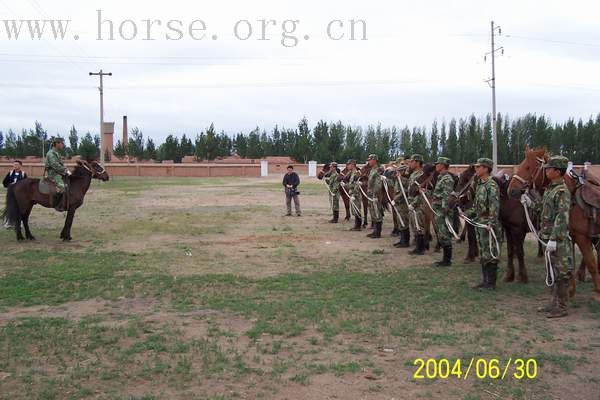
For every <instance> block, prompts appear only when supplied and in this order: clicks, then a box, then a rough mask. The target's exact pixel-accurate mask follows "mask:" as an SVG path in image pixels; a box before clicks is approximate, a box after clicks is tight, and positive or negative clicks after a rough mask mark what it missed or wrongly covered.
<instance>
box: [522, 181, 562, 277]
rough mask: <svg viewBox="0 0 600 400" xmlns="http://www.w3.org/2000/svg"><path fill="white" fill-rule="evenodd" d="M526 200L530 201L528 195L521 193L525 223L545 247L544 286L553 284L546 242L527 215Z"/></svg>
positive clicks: (550, 258) (552, 269) (552, 272)
mask: <svg viewBox="0 0 600 400" xmlns="http://www.w3.org/2000/svg"><path fill="white" fill-rule="evenodd" d="M527 200H529V201H531V199H530V198H529V196H527V194H526V193H523V194H522V195H521V205H522V206H523V210H525V219H526V220H527V225H528V226H529V231H530V232H531V234H532V235H533V237H535V239H536V240H537V241H538V242H539V243H540V244H541V245H542V246H543V247H544V248H545V250H544V261H545V262H544V264H545V266H546V286H548V287H550V286H553V285H554V283H555V282H556V276H555V275H554V267H553V266H552V257H551V253H550V251H548V243H546V242H544V241H543V240H542V239H541V238H540V235H538V233H537V231H536V230H535V226H534V225H533V221H532V220H531V216H530V215H529V207H528V206H527V203H528V202H527Z"/></svg>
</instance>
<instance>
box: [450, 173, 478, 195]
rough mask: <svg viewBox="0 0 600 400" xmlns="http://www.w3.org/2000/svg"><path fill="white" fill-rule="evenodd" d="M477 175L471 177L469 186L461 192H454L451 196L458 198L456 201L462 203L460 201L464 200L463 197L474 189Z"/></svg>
mask: <svg viewBox="0 0 600 400" xmlns="http://www.w3.org/2000/svg"><path fill="white" fill-rule="evenodd" d="M475 175H476V174H473V176H471V179H469V181H468V182H467V184H466V185H465V186H464V187H463V188H462V189H461V190H460V191H459V192H456V191H452V192H451V193H450V195H449V196H452V197H454V198H456V200H457V201H459V202H460V200H462V199H463V197H465V195H468V194H470V193H471V189H473V184H474V183H475ZM467 200H470V199H467Z"/></svg>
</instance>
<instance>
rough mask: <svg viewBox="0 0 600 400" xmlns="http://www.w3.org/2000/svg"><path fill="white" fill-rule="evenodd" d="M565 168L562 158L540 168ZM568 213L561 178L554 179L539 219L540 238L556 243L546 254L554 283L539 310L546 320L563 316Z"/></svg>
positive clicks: (569, 250) (568, 268)
mask: <svg viewBox="0 0 600 400" xmlns="http://www.w3.org/2000/svg"><path fill="white" fill-rule="evenodd" d="M567 164H568V160H567V159H566V158H565V157H562V156H555V157H552V158H550V160H549V161H548V163H547V164H545V165H544V168H557V169H566V168H567ZM570 211H571V192H569V189H568V188H567V185H565V181H564V179H563V178H560V179H557V180H555V181H553V182H552V183H551V184H550V186H548V187H547V188H546V190H545V191H544V196H543V199H542V210H541V216H540V221H541V226H540V238H541V239H542V240H545V241H549V242H556V250H555V251H553V252H551V254H550V260H551V263H552V268H553V270H554V279H555V282H554V284H553V287H552V291H553V299H552V301H551V303H550V304H549V306H547V307H545V308H543V309H542V311H548V312H549V313H550V314H548V316H549V317H562V316H565V315H567V299H568V294H567V287H568V283H569V281H570V279H571V275H572V273H573V243H572V242H571V237H570V236H569V213H570Z"/></svg>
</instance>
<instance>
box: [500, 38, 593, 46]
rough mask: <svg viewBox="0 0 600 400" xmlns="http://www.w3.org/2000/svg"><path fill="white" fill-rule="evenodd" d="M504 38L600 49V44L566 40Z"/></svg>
mask: <svg viewBox="0 0 600 400" xmlns="http://www.w3.org/2000/svg"><path fill="white" fill-rule="evenodd" d="M504 37H507V38H512V39H523V40H533V41H537V42H546V43H554V44H567V45H571V46H585V47H600V44H594V43H582V42H571V41H566V40H553V39H545V38H536V37H530V36H520V35H505V36H504Z"/></svg>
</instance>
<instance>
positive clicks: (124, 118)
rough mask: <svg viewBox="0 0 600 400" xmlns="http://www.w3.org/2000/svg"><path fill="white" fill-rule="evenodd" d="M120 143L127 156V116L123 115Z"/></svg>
mask: <svg viewBox="0 0 600 400" xmlns="http://www.w3.org/2000/svg"><path fill="white" fill-rule="evenodd" d="M121 143H122V144H123V148H124V149H125V154H128V153H129V151H128V148H127V146H128V144H129V139H128V138H127V115H123V139H122V140H121Z"/></svg>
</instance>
